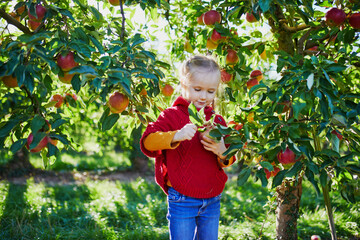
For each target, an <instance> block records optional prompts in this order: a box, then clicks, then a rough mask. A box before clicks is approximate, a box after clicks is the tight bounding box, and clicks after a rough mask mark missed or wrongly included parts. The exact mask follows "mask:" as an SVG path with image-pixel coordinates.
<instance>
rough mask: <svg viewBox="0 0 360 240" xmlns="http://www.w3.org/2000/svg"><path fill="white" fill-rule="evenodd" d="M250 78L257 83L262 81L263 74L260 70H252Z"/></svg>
mask: <svg viewBox="0 0 360 240" xmlns="http://www.w3.org/2000/svg"><path fill="white" fill-rule="evenodd" d="M250 78H256V79H257V80H258V81H260V80H261V79H263V74H262V72H261V71H260V70H254V71H252V72H251V73H250Z"/></svg>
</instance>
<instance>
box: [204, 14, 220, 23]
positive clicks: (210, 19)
mask: <svg viewBox="0 0 360 240" xmlns="http://www.w3.org/2000/svg"><path fill="white" fill-rule="evenodd" d="M203 22H204V24H205V25H207V26H212V25H214V24H215V23H220V22H221V15H220V13H219V12H217V11H215V10H210V11H207V12H206V13H204V16H203Z"/></svg>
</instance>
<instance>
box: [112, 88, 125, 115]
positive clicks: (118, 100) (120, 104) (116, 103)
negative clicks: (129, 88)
mask: <svg viewBox="0 0 360 240" xmlns="http://www.w3.org/2000/svg"><path fill="white" fill-rule="evenodd" d="M108 104H109V107H110V111H111V112H112V113H121V112H122V111H124V110H125V109H126V108H127V106H128V105H129V98H128V97H127V96H126V95H124V94H122V93H119V92H114V93H113V94H112V95H111V96H110V98H109V101H108Z"/></svg>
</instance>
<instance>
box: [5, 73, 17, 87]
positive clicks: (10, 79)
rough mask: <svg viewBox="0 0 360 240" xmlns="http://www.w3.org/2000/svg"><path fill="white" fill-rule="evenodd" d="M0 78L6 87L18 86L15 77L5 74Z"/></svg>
mask: <svg viewBox="0 0 360 240" xmlns="http://www.w3.org/2000/svg"><path fill="white" fill-rule="evenodd" d="M1 80H2V82H3V83H4V85H5V86H6V87H8V88H14V87H18V82H17V79H16V77H13V76H11V75H7V76H4V77H2V78H1Z"/></svg>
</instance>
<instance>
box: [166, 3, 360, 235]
mask: <svg viewBox="0 0 360 240" xmlns="http://www.w3.org/2000/svg"><path fill="white" fill-rule="evenodd" d="M171 6H173V8H171V11H170V13H169V14H168V16H169V18H168V19H169V25H170V26H173V28H172V29H173V30H174V34H175V36H176V40H174V44H173V49H172V54H173V55H175V56H177V57H178V58H179V59H183V58H185V57H186V56H188V55H189V54H196V53H203V54H212V55H213V56H215V57H217V59H218V61H219V63H220V65H221V67H222V80H223V82H224V85H223V87H222V93H223V94H222V96H221V99H220V101H218V104H217V108H218V110H219V111H220V112H221V113H222V114H223V115H226V118H227V119H228V120H231V122H230V123H231V124H230V125H229V127H227V128H223V127H220V126H219V127H218V129H217V130H213V131H212V132H211V134H212V135H213V136H214V137H220V136H223V135H230V136H229V137H228V138H227V142H228V143H229V144H231V145H230V148H229V150H228V154H229V155H235V154H237V156H238V160H239V165H240V168H241V172H240V173H239V178H238V182H239V184H245V183H246V181H247V180H248V179H249V177H250V176H252V177H253V178H254V180H255V181H257V180H259V181H261V183H262V185H263V186H264V187H266V186H268V185H269V186H271V188H274V189H276V192H277V209H276V212H277V238H278V239H296V238H297V230H296V223H297V219H298V217H299V207H300V198H301V192H302V188H301V183H302V181H303V179H305V180H307V181H310V182H311V183H312V185H313V186H314V188H315V189H316V191H317V193H320V192H322V194H323V196H324V200H325V205H326V209H327V213H328V217H329V226H330V229H331V234H332V239H336V231H335V223H334V219H333V217H332V209H331V203H330V197H329V192H330V191H337V192H338V193H340V194H341V195H342V197H343V198H344V199H345V200H347V201H349V202H355V201H358V200H359V187H358V186H359V185H358V184H359V180H358V179H359V178H358V176H359V173H360V165H359V153H360V148H359V147H360V146H359V140H360V139H359V133H360V131H359V114H360V103H359V98H360V94H359V93H360V92H359V91H360V90H359V83H360V80H359V73H360V71H359V67H360V62H359V42H360V41H359V29H360V26H359V24H360V20H359V15H360V14H359V11H360V2H359V1H341V0H340V1H316V0H314V1H281V0H259V1H221V0H216V1H215V0H214V1H194V2H192V1H172V2H171ZM184 20H185V21H184Z"/></svg>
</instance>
